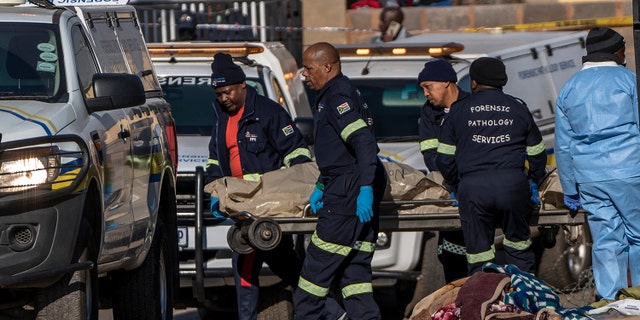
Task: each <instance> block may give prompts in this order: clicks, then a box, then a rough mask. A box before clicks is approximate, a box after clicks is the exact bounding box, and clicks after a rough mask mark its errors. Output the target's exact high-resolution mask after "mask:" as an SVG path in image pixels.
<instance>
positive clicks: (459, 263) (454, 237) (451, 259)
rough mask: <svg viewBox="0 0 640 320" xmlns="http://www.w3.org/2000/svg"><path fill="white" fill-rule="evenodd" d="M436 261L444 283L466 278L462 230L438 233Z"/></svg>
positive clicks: (465, 251) (465, 257) (465, 253)
mask: <svg viewBox="0 0 640 320" xmlns="http://www.w3.org/2000/svg"><path fill="white" fill-rule="evenodd" d="M438 260H440V263H441V264H442V268H443V271H444V279H445V281H446V282H451V281H454V280H457V279H460V278H464V277H466V276H467V272H468V268H467V250H466V248H465V245H464V235H463V234H462V230H455V231H439V232H438Z"/></svg>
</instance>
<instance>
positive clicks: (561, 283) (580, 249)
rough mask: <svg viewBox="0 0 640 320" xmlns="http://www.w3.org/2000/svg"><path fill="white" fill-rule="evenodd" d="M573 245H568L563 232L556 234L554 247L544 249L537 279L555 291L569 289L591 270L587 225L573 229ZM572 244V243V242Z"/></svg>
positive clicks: (589, 239) (589, 238) (589, 237)
mask: <svg viewBox="0 0 640 320" xmlns="http://www.w3.org/2000/svg"><path fill="white" fill-rule="evenodd" d="M572 232H578V233H579V235H577V236H576V240H575V243H568V242H567V237H566V235H565V233H564V232H562V231H561V232H558V234H557V236H556V245H555V246H554V247H553V248H549V249H545V250H544V252H543V253H542V256H541V258H540V264H539V266H538V270H539V271H538V277H539V278H540V279H542V280H543V281H544V282H546V283H547V284H549V285H551V286H552V287H553V288H555V289H556V290H559V291H562V290H566V289H571V288H572V287H573V286H575V285H576V284H578V282H580V281H581V279H583V278H584V277H585V274H586V273H587V271H588V270H589V268H591V243H590V242H591V234H590V233H589V227H588V225H586V224H585V225H583V226H578V227H574V230H572ZM572 242H573V241H572Z"/></svg>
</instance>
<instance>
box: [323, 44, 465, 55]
mask: <svg viewBox="0 0 640 320" xmlns="http://www.w3.org/2000/svg"><path fill="white" fill-rule="evenodd" d="M336 49H338V53H340V57H366V56H389V57H391V56H422V55H431V56H445V55H450V54H453V53H456V52H460V51H462V50H464V45H462V44H460V43H456V42H449V43H426V44H424V43H423V44H412V43H406V44H405V43H403V44H374V45H362V44H354V45H337V46H336Z"/></svg>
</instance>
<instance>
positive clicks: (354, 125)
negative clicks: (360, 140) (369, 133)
mask: <svg viewBox="0 0 640 320" xmlns="http://www.w3.org/2000/svg"><path fill="white" fill-rule="evenodd" d="M366 127H367V124H366V123H365V122H364V120H362V119H358V120H356V121H354V122H351V123H350V124H348V125H347V126H346V127H345V128H344V129H342V132H340V136H341V137H342V140H343V141H347V139H348V138H349V136H350V135H351V134H352V133H354V132H356V131H357V130H358V129H362V128H366Z"/></svg>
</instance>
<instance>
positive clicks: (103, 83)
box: [87, 73, 147, 112]
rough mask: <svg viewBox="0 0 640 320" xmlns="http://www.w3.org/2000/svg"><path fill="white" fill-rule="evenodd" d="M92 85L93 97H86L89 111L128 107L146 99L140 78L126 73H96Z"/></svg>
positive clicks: (142, 102) (137, 104) (139, 103)
mask: <svg viewBox="0 0 640 320" xmlns="http://www.w3.org/2000/svg"><path fill="white" fill-rule="evenodd" d="M92 86H93V91H94V96H95V98H91V99H87V108H88V109H89V112H96V111H104V110H113V109H120V108H128V107H133V106H139V105H141V104H144V103H145V101H146V100H147V98H146V96H145V92H144V86H143V85H142V81H141V80H140V78H139V77H138V76H136V75H133V74H126V73H97V74H95V75H94V76H93V80H92Z"/></svg>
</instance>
